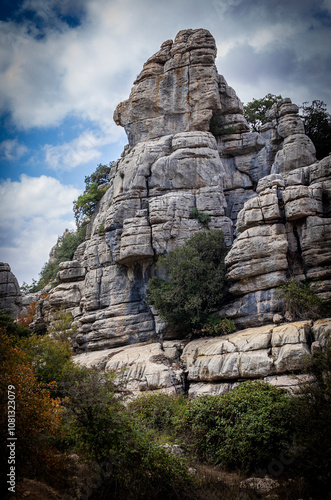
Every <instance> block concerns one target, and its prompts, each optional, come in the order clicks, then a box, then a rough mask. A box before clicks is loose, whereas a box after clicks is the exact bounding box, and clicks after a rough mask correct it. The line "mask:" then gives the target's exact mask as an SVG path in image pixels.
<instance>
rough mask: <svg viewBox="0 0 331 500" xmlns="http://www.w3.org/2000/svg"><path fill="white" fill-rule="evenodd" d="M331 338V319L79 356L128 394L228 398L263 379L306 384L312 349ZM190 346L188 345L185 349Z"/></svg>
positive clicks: (281, 383) (77, 358) (293, 387)
mask: <svg viewBox="0 0 331 500" xmlns="http://www.w3.org/2000/svg"><path fill="white" fill-rule="evenodd" d="M330 333H331V319H324V320H319V321H316V322H315V323H313V322H311V321H300V322H297V323H288V324H283V325H280V326H275V325H266V326H262V327H258V328H250V329H247V330H242V331H240V332H237V333H233V334H230V335H226V336H224V337H210V338H200V339H196V340H193V341H191V342H187V341H186V342H183V341H179V340H173V341H165V342H163V343H160V342H157V343H147V344H144V345H131V346H124V347H121V348H114V349H106V350H103V351H99V352H90V353H85V354H80V355H78V356H75V358H74V359H75V361H76V362H77V363H79V364H82V365H84V366H89V367H91V366H95V367H98V368H101V369H104V370H115V371H117V373H118V375H117V379H116V381H117V384H119V386H120V387H121V389H122V390H123V391H124V392H129V393H130V394H132V395H138V394H139V393H141V392H146V391H147V392H150V391H153V392H155V391H162V392H166V393H174V394H175V393H181V392H183V391H188V394H189V395H190V396H192V397H195V396H199V395H202V394H224V393H226V392H229V391H230V390H231V389H233V388H234V387H235V386H236V385H238V383H240V382H243V381H245V380H251V379H260V380H264V381H267V382H269V383H270V384H272V385H275V386H277V387H281V388H285V389H288V390H290V391H294V390H296V388H297V387H298V385H300V384H301V383H302V382H304V381H305V380H307V376H306V375H304V374H303V373H302V371H304V369H305V366H306V363H307V359H309V356H311V350H312V349H318V348H319V346H321V345H323V342H324V341H325V339H326V337H327V336H328V335H330ZM185 344H186V345H185Z"/></svg>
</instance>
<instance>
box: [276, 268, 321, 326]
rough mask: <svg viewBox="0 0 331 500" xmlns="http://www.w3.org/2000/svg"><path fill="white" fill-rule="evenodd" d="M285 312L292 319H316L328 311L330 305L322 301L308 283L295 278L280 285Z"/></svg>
mask: <svg viewBox="0 0 331 500" xmlns="http://www.w3.org/2000/svg"><path fill="white" fill-rule="evenodd" d="M279 295H280V297H281V298H282V299H283V303H284V309H285V312H288V313H289V314H290V316H291V318H292V319H293V321H295V320H301V319H312V320H314V319H317V318H320V317H323V316H324V315H325V314H327V313H328V312H330V306H329V304H328V303H327V302H325V301H322V300H321V299H320V298H319V297H318V296H317V295H316V294H315V293H314V292H313V291H312V290H311V289H310V285H309V283H302V282H300V281H297V280H296V279H295V278H291V279H289V280H287V282H286V283H285V284H284V285H283V286H281V287H280V291H279Z"/></svg>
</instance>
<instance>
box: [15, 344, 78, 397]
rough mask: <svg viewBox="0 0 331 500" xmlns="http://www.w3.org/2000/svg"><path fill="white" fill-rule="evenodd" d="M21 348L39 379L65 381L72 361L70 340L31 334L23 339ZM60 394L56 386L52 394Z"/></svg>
mask: <svg viewBox="0 0 331 500" xmlns="http://www.w3.org/2000/svg"><path fill="white" fill-rule="evenodd" d="M19 346H20V348H21V349H22V350H23V351H24V352H25V355H26V359H27V360H28V362H29V363H30V364H31V365H32V366H33V369H34V373H35V375H36V377H37V379H38V381H40V382H43V383H46V384H49V383H51V382H56V383H59V382H61V381H63V380H64V379H65V378H66V376H67V373H66V371H67V370H68V367H69V366H70V365H71V364H72V363H73V362H72V361H71V346H70V343H69V342H58V341H57V340H55V339H52V338H51V337H49V336H48V335H45V336H39V335H35V334H33V335H31V336H30V337H28V338H26V339H23V340H21V342H20V343H19ZM55 394H56V395H58V394H59V393H58V388H55V389H54V391H53V392H52V395H55Z"/></svg>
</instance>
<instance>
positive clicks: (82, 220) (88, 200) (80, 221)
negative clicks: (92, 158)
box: [73, 162, 114, 227]
mask: <svg viewBox="0 0 331 500" xmlns="http://www.w3.org/2000/svg"><path fill="white" fill-rule="evenodd" d="M113 163H114V162H110V163H109V165H101V164H99V165H98V167H97V169H96V170H95V172H94V173H93V174H91V175H89V176H86V177H85V190H84V193H83V194H82V195H80V196H78V198H77V200H75V201H74V207H73V210H74V215H75V219H76V224H77V227H80V226H82V225H85V224H86V223H87V222H88V221H89V219H90V217H91V216H92V215H93V213H94V211H95V209H96V206H97V204H98V202H99V201H100V200H101V198H102V197H103V195H104V194H105V192H106V191H107V189H108V187H109V186H108V185H107V184H108V181H109V172H110V169H111V167H112V165H113Z"/></svg>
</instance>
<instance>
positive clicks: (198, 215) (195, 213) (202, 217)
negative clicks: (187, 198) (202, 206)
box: [190, 207, 211, 226]
mask: <svg viewBox="0 0 331 500" xmlns="http://www.w3.org/2000/svg"><path fill="white" fill-rule="evenodd" d="M190 219H198V221H199V222H200V224H202V225H203V226H208V224H209V222H210V220H211V219H210V216H209V215H208V214H204V213H203V212H201V211H200V210H198V209H197V208H196V207H193V208H192V211H191V213H190Z"/></svg>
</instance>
